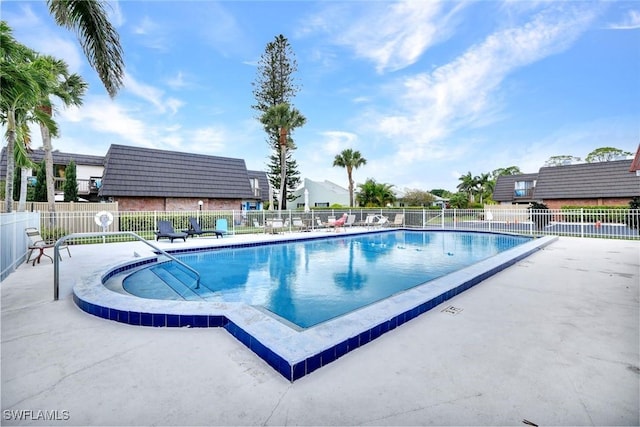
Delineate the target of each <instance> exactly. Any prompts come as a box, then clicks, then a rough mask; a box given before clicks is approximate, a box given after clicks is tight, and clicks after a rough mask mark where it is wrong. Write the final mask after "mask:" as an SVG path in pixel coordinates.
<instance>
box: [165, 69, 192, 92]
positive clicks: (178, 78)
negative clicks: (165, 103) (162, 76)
mask: <svg viewBox="0 0 640 427" xmlns="http://www.w3.org/2000/svg"><path fill="white" fill-rule="evenodd" d="M167 85H168V86H169V87H170V88H172V89H182V88H185V87H187V86H189V83H188V82H187V81H186V80H185V77H184V73H183V72H182V71H178V74H176V75H175V76H173V77H170V78H169V79H167Z"/></svg>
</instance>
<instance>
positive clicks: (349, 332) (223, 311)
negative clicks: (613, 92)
mask: <svg viewBox="0 0 640 427" xmlns="http://www.w3.org/2000/svg"><path fill="white" fill-rule="evenodd" d="M393 232H394V231H376V232H373V233H371V232H366V231H363V232H354V233H353V234H357V233H360V234H370V235H371V236H378V235H382V234H387V233H393ZM452 232H453V233H456V232H455V231H452ZM415 233H417V234H416V235H419V234H421V233H425V236H427V235H429V233H433V232H431V231H416V232H415ZM474 234H478V235H483V234H486V233H474ZM273 239H278V240H279V241H278V242H275V244H274V242H267V241H265V240H273ZM320 239H330V240H331V239H335V240H333V241H334V242H336V241H340V239H344V234H343V235H342V236H340V235H336V234H334V233H298V234H291V235H280V236H257V235H256V236H254V237H253V238H252V240H251V241H247V240H245V239H240V238H232V239H225V240H224V241H223V240H222V239H218V240H219V241H218V242H216V241H209V242H211V243H209V244H208V247H204V246H205V245H207V244H206V243H204V242H207V240H206V239H203V243H204V245H203V247H199V248H182V249H176V250H175V251H171V253H172V255H174V256H175V255H176V254H180V253H182V254H194V255H195V254H197V253H198V252H201V251H202V250H203V249H211V248H215V247H217V248H221V247H223V246H224V247H227V248H236V249H238V248H246V247H253V246H264V245H273V246H279V245H282V244H283V243H285V242H284V241H285V240H286V241H287V242H298V241H303V240H320ZM556 239H557V237H554V236H544V237H539V238H534V239H531V240H529V241H527V242H525V243H522V244H520V245H518V246H515V247H513V248H511V249H508V250H505V251H503V252H500V253H498V254H496V255H493V256H489V257H488V258H485V259H483V260H481V261H479V262H476V263H475V264H472V265H470V266H468V267H464V268H460V269H458V270H456V271H454V272H451V273H449V274H446V275H444V276H441V277H439V278H436V279H433V280H431V281H429V282H427V283H425V284H422V285H418V286H415V287H413V288H410V289H408V290H406V291H402V292H398V293H395V294H393V295H391V296H390V297H387V298H384V299H382V300H380V301H377V302H374V303H371V304H368V305H366V306H364V307H362V308H360V309H357V310H354V311H351V312H349V313H347V314H344V315H342V316H338V317H335V318H332V319H331V320H328V321H324V322H322V323H319V324H317V325H316V326H313V327H309V328H304V329H301V328H299V327H292V325H291V324H290V323H289V324H288V323H287V322H283V321H282V319H278V318H277V316H274V315H273V314H271V313H269V312H267V311H266V310H264V309H261V308H260V307H256V306H254V305H251V304H248V303H245V302H226V301H206V300H203V299H200V300H194V301H185V300H158V299H145V298H140V297H137V296H133V295H131V294H128V293H127V292H125V291H123V290H122V285H121V283H122V280H123V279H124V278H125V277H126V276H128V275H130V274H131V273H132V272H134V271H136V270H137V269H139V268H141V267H144V266H151V265H155V264H157V263H158V261H159V259H158V258H159V256H152V257H145V258H139V257H138V258H133V259H132V260H131V261H129V262H125V263H122V264H116V265H111V266H109V267H107V268H106V270H105V268H104V267H103V268H102V269H101V270H97V271H94V272H91V273H90V274H88V275H87V276H85V277H83V278H82V280H80V281H79V282H78V283H77V284H76V285H75V286H74V289H73V299H74V302H75V304H76V305H77V306H78V307H79V308H80V309H81V310H83V311H85V312H87V313H89V314H92V315H94V316H98V317H102V318H104V319H109V320H113V321H116V322H121V323H126V324H129V325H140V326H154V327H222V328H224V329H225V330H227V331H228V332H229V333H230V334H232V335H233V336H234V337H235V338H237V339H238V340H239V341H240V342H241V343H243V344H244V345H245V346H247V347H248V348H249V349H251V350H252V351H253V352H254V353H255V354H257V355H258V356H259V357H261V358H262V359H263V360H264V361H265V362H266V363H267V364H269V365H270V366H271V367H272V368H273V369H275V370H276V371H277V372H279V373H280V374H281V375H282V376H284V377H285V378H286V379H287V380H289V381H295V380H297V379H299V378H302V377H303V376H305V375H308V374H310V373H311V372H314V371H315V370H317V369H319V368H320V367H322V366H325V365H327V364H328V363H331V362H333V361H335V360H336V359H338V358H340V357H342V356H343V355H345V354H347V353H348V352H351V351H353V350H356V349H358V348H359V347H362V346H363V345H365V344H367V343H368V342H370V341H372V340H374V339H376V338H378V337H379V336H381V335H383V334H385V333H387V332H389V331H392V330H393V329H395V328H397V327H399V326H401V325H402V324H404V323H405V322H408V321H409V320H411V319H413V318H415V317H417V316H419V315H420V314H422V313H425V312H427V311H429V310H431V309H433V308H435V307H437V306H438V305H440V304H442V303H443V302H445V301H447V300H449V299H450V298H453V297H454V296H455V295H457V294H459V293H461V292H464V291H465V290H467V289H469V288H470V287H472V286H475V285H476V284H478V283H480V282H482V281H483V280H484V279H486V278H488V277H490V276H492V275H493V274H496V273H497V272H499V271H501V270H503V269H505V268H507V267H509V266H511V265H513V264H514V263H516V262H518V261H519V260H522V259H523V258H525V257H527V256H529V255H530V254H532V253H534V252H536V251H537V250H539V249H541V248H543V247H545V246H546V245H548V244H550V243H552V242H553V241H555V240H556ZM454 249H455V248H454ZM442 250H443V251H446V252H452V253H453V254H454V255H455V250H454V251H451V250H450V249H448V248H446V247H445V248H442ZM447 257H450V256H449V255H447ZM454 258H455V256H454ZM118 283H119V285H118ZM118 286H120V289H119V290H117V291H116V290H115V289H116V288H117V287H118Z"/></svg>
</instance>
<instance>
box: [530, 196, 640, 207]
mask: <svg viewBox="0 0 640 427" xmlns="http://www.w3.org/2000/svg"><path fill="white" fill-rule="evenodd" d="M630 201H631V197H626V198H602V199H556V200H544V201H543V203H544V204H545V205H547V207H548V208H549V209H560V208H562V207H563V206H627V207H628V206H629V202H630Z"/></svg>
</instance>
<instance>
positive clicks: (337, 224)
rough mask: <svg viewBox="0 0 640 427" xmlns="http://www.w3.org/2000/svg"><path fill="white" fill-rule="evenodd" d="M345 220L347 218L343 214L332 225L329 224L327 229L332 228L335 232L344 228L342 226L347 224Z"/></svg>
mask: <svg viewBox="0 0 640 427" xmlns="http://www.w3.org/2000/svg"><path fill="white" fill-rule="evenodd" d="M347 218H348V215H347V214H344V215H342V216H341V217H340V218H338V219H337V220H335V221H334V222H333V223H330V224H329V227H333V228H334V229H335V230H336V232H337V231H338V229H339V228H344V224H345V223H346V222H347Z"/></svg>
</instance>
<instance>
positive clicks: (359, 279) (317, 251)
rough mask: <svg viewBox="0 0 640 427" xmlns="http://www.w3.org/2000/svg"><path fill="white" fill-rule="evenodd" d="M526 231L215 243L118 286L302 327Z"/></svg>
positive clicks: (503, 245) (491, 250)
mask: <svg viewBox="0 0 640 427" xmlns="http://www.w3.org/2000/svg"><path fill="white" fill-rule="evenodd" d="M530 240H531V239H530V238H529V237H521V236H510V235H499V234H488V233H487V234H485V233H473V232H471V233H467V232H446V231H444V232H434V231H428V232H424V231H394V232H388V233H375V234H363V235H352V236H343V237H339V238H336V237H331V238H326V239H312V240H306V241H296V242H289V243H274V244H269V245H261V246H253V247H243V248H236V249H218V250H209V251H206V252H197V253H192V254H188V255H178V256H177V257H178V258H179V259H181V260H182V261H184V262H185V263H187V264H188V265H189V266H191V267H193V268H194V269H196V270H197V271H198V272H199V273H200V275H201V282H200V287H199V288H198V289H196V288H195V284H194V283H193V282H194V279H193V276H191V275H190V274H189V273H188V272H186V271H185V269H184V268H183V267H181V266H179V265H178V264H176V263H173V262H166V263H161V264H159V265H156V266H153V267H149V268H145V269H142V270H140V271H137V272H135V273H133V274H131V275H130V276H128V277H127V278H125V280H124V281H123V287H124V289H125V290H126V291H127V292H129V293H131V294H134V295H137V296H139V297H143V298H154V299H185V300H200V301H201V300H207V301H221V302H222V301H223V302H242V303H246V304H250V305H253V306H256V307H259V308H262V309H264V310H267V311H268V312H271V313H273V314H275V315H276V317H279V318H281V319H284V320H285V321H286V322H291V323H292V324H294V325H297V326H298V327H300V328H308V327H311V326H314V325H317V324H319V323H322V322H325V321H327V320H330V319H332V318H335V317H338V316H341V315H344V314H346V313H349V312H351V311H354V310H357V309H359V308H361V307H364V306H366V305H369V304H372V303H374V302H376V301H380V300H382V299H385V298H387V297H389V296H391V295H393V294H396V293H398V292H402V291H405V290H407V289H410V288H413V287H415V286H418V285H421V284H423V283H425V282H428V281H430V280H433V279H435V278H438V277H441V276H444V275H446V274H448V273H451V272H454V271H456V270H459V269H461V268H464V267H466V266H469V265H471V264H475V263H476V262H478V261H480V260H483V259H486V258H488V257H491V256H493V255H496V254H497V253H499V252H502V251H505V250H508V249H510V248H513V247H515V246H517V245H520V244H522V243H524V242H527V241H530Z"/></svg>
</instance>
